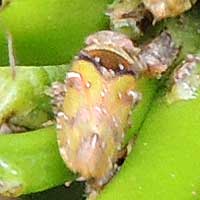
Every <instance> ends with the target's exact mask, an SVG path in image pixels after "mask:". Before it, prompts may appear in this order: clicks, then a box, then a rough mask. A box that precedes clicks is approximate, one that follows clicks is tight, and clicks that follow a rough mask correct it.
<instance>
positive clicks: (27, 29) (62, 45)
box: [0, 0, 111, 65]
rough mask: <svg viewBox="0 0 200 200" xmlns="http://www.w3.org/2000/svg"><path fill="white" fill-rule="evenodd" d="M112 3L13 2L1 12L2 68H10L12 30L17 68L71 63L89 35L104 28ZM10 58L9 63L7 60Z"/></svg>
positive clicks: (66, 0) (103, 0)
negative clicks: (6, 66)
mask: <svg viewBox="0 0 200 200" xmlns="http://www.w3.org/2000/svg"><path fill="white" fill-rule="evenodd" d="M110 2H111V0H100V1H93V0H87V1H82V0H74V1H71V0H59V1H57V0H51V1H49V0H42V1H41V0H34V1H33V0H12V1H10V3H9V4H8V5H7V6H5V7H4V8H3V9H2V10H1V11H0V45H1V46H0V55H1V57H0V65H8V52H7V42H6V37H5V35H4V36H3V33H5V29H7V30H6V31H9V32H10V33H11V35H12V37H13V45H14V50H15V54H16V60H17V64H18V65H56V64H62V63H68V62H69V61H70V60H71V59H72V57H73V56H74V55H75V54H76V53H78V51H79V49H80V48H81V46H82V45H83V41H84V39H85V37H86V36H87V35H89V34H90V33H92V32H95V31H97V30H100V29H105V28H106V27H107V25H108V20H107V18H106V16H105V15H104V11H105V9H106V6H107V4H108V3H110ZM5 58H7V60H6V59H5Z"/></svg>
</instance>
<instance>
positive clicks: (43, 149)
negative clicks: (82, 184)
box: [0, 127, 75, 196]
mask: <svg viewBox="0 0 200 200" xmlns="http://www.w3.org/2000/svg"><path fill="white" fill-rule="evenodd" d="M74 178H75V176H74V175H72V173H71V172H70V171H69V170H68V169H67V168H66V166H65V165H64V163H63V161H62V159H61V157H60V154H59V152H58V147H57V143H56V131H55V128H54V127H49V128H44V129H40V130H37V131H33V132H27V133H24V134H18V135H1V136H0V183H1V186H0V193H1V194H4V195H7V196H19V195H21V194H28V193H33V192H38V191H42V190H45V189H48V188H51V187H55V186H57V185H60V184H62V183H64V182H65V181H69V180H73V179H74Z"/></svg>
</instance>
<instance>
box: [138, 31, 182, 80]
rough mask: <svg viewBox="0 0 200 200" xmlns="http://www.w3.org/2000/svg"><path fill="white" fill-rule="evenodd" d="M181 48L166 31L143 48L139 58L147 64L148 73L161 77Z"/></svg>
mask: <svg viewBox="0 0 200 200" xmlns="http://www.w3.org/2000/svg"><path fill="white" fill-rule="evenodd" d="M179 50H180V49H179V48H176V46H175V43H174V41H173V39H172V37H171V35H170V34H169V33H168V32H166V31H165V32H162V33H161V35H159V36H158V37H157V38H155V39H154V40H153V41H152V42H150V43H149V44H147V45H145V46H144V47H143V48H142V51H141V53H140V54H139V59H140V62H142V63H143V65H144V66H146V67H145V68H146V73H147V74H149V75H150V76H157V77H158V78H159V77H160V75H161V74H162V73H163V72H165V71H166V70H167V69H168V67H169V66H170V65H171V64H172V62H173V61H174V59H175V58H176V57H177V55H178V53H179Z"/></svg>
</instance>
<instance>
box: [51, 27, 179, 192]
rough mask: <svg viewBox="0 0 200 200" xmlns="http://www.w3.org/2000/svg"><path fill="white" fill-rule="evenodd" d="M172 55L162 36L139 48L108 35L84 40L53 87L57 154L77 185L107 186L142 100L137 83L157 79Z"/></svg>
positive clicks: (102, 33)
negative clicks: (83, 182)
mask: <svg viewBox="0 0 200 200" xmlns="http://www.w3.org/2000/svg"><path fill="white" fill-rule="evenodd" d="M177 53H178V48H176V47H175V44H174V42H173V40H172V38H171V36H170V35H169V34H168V33H167V32H163V33H162V34H161V35H160V36H158V37H157V38H156V39H154V40H153V41H152V42H151V43H149V44H146V45H145V46H144V47H142V48H138V47H135V46H134V45H133V43H132V41H131V40H130V39H129V38H128V37H127V36H125V35H123V34H120V33H116V32H112V31H100V32H97V33H95V34H93V35H91V36H89V37H88V38H87V39H86V47H85V48H84V49H83V50H82V51H81V52H80V54H79V55H78V56H77V57H76V58H75V60H74V61H73V63H72V67H71V70H70V71H69V72H68V73H67V74H66V79H65V82H64V83H55V84H54V85H53V86H52V93H53V95H54V101H53V104H54V106H55V110H54V111H55V113H56V115H57V130H58V144H59V149H60V153H61V156H62V158H63V159H64V161H65V163H66V165H67V166H68V167H69V168H70V169H71V170H72V171H73V172H75V173H79V175H80V177H81V180H87V182H88V183H89V184H90V185H92V187H93V188H95V189H99V188H101V187H102V186H103V185H105V184H106V183H107V182H108V181H109V180H110V178H111V177H112V176H113V174H114V173H115V172H116V168H117V164H116V163H117V161H118V160H119V159H121V157H123V156H124V153H123V152H125V149H126V147H124V146H123V145H122V144H123V141H124V137H125V133H126V131H127V129H128V128H129V124H128V119H129V117H130V113H131V110H132V108H134V107H135V106H136V105H137V103H138V102H139V101H140V100H141V98H142V94H140V91H137V90H136V86H137V80H138V79H139V78H140V77H141V76H151V77H160V75H161V74H162V73H163V72H164V71H166V69H167V67H168V66H169V65H170V64H171V63H172V61H173V60H174V59H175V58H176V55H177Z"/></svg>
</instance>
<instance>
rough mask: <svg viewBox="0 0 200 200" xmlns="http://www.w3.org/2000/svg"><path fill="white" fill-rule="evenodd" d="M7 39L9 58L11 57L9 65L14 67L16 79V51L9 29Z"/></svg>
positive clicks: (13, 72) (13, 75) (13, 74)
mask: <svg viewBox="0 0 200 200" xmlns="http://www.w3.org/2000/svg"><path fill="white" fill-rule="evenodd" d="M7 40H8V58H9V65H10V66H11V69H12V77H13V79H15V77H16V61H15V52H14V48H13V38H12V35H11V33H10V32H9V31H7Z"/></svg>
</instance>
